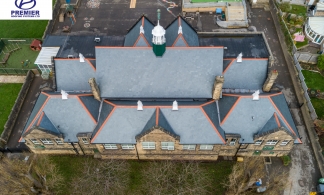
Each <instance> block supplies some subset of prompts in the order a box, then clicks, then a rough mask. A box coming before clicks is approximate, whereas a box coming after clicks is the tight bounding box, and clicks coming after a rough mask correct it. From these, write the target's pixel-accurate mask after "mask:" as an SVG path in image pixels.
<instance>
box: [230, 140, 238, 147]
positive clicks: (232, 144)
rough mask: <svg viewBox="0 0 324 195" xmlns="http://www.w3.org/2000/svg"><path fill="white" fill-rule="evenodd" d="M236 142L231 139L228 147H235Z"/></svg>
mask: <svg viewBox="0 0 324 195" xmlns="http://www.w3.org/2000/svg"><path fill="white" fill-rule="evenodd" d="M233 140H234V141H233ZM236 141H237V139H236V138H232V139H231V141H230V142H229V145H230V146H235V145H236Z"/></svg>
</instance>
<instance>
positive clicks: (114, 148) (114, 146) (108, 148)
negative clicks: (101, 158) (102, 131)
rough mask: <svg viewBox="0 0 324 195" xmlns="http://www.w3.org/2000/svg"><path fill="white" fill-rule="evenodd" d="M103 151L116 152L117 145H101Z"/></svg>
mask: <svg viewBox="0 0 324 195" xmlns="http://www.w3.org/2000/svg"><path fill="white" fill-rule="evenodd" d="M103 147H104V149H105V150H117V149H118V147H117V144H103Z"/></svg>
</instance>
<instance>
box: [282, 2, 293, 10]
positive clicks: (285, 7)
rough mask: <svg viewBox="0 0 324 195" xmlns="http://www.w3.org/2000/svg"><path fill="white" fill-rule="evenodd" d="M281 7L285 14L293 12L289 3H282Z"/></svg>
mask: <svg viewBox="0 0 324 195" xmlns="http://www.w3.org/2000/svg"><path fill="white" fill-rule="evenodd" d="M279 7H280V9H281V11H283V12H288V11H290V10H291V6H290V4H289V2H284V3H280V5H279Z"/></svg>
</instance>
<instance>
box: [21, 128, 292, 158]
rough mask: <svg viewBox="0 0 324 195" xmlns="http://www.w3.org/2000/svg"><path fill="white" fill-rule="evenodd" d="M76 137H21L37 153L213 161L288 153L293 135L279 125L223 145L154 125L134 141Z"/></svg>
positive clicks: (86, 135) (229, 139)
mask: <svg viewBox="0 0 324 195" xmlns="http://www.w3.org/2000/svg"><path fill="white" fill-rule="evenodd" d="M77 137H78V140H79V142H76V143H64V142H63V138H62V136H61V135H53V134H51V133H48V132H46V131H44V130H39V129H34V130H32V132H31V133H29V134H27V135H26V136H25V138H24V139H25V140H26V145H27V146H28V147H29V148H30V150H31V151H32V152H34V153H37V154H76V155H96V154H98V155H99V156H100V158H102V159H134V160H202V161H215V160H217V159H218V157H219V156H223V157H224V158H225V157H234V156H282V155H285V154H288V153H289V152H290V150H291V149H292V147H293V144H294V138H293V137H292V136H291V135H290V134H289V133H287V131H285V129H283V128H282V127H280V128H278V129H276V130H273V131H272V132H271V133H268V134H266V135H263V136H256V137H255V139H254V144H240V143H239V139H240V135H231V134H228V135H226V144H223V145H220V144H214V145H203V144H192V145H183V144H180V137H179V136H177V135H173V134H172V133H170V132H168V131H166V130H164V129H163V128H161V127H153V128H152V129H150V130H148V131H147V132H145V133H143V134H141V135H138V136H137V137H136V144H113V143H107V144H91V139H90V138H91V133H84V134H78V135H77ZM44 139H46V140H44ZM59 140H60V141H61V142H59Z"/></svg>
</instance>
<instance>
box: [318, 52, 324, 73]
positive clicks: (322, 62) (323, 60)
mask: <svg viewBox="0 0 324 195" xmlns="http://www.w3.org/2000/svg"><path fill="white" fill-rule="evenodd" d="M317 67H318V68H319V69H321V70H324V55H323V54H322V55H320V56H318V58H317Z"/></svg>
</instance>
